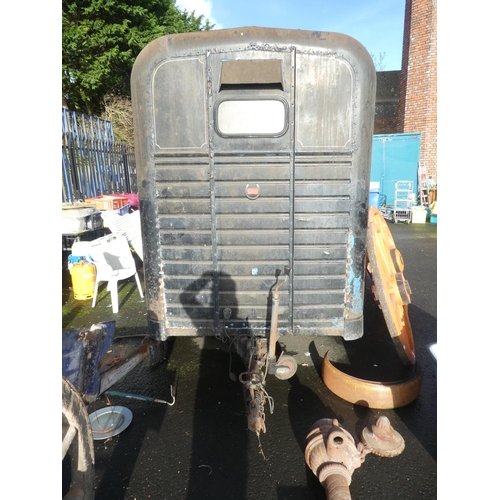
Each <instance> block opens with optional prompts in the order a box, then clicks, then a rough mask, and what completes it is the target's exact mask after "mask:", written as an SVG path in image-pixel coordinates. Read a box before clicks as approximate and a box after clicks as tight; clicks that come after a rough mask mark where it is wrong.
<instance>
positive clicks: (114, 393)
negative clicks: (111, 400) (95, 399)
mask: <svg viewBox="0 0 500 500" xmlns="http://www.w3.org/2000/svg"><path fill="white" fill-rule="evenodd" d="M170 392H171V393H172V386H170ZM104 394H108V395H109V396H118V397H120V398H129V399H139V400H140V401H148V402H149V403H163V404H166V405H170V406H172V405H173V404H174V403H175V397H174V396H173V395H172V399H173V401H172V403H169V402H168V401H165V400H164V399H158V398H152V397H150V396H140V395H138V394H130V393H128V392H120V391H106V392H105V393H104Z"/></svg>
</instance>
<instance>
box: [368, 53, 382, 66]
mask: <svg viewBox="0 0 500 500" xmlns="http://www.w3.org/2000/svg"><path fill="white" fill-rule="evenodd" d="M370 55H371V56H372V59H373V64H374V65H375V69H376V70H377V71H384V69H385V62H384V59H385V52H379V53H378V58H377V57H375V55H374V54H373V53H372V52H370Z"/></svg>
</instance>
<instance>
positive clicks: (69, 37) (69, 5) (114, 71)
mask: <svg viewBox="0 0 500 500" xmlns="http://www.w3.org/2000/svg"><path fill="white" fill-rule="evenodd" d="M212 27H213V26H212V25H210V23H209V21H208V20H204V18H203V16H196V15H195V13H194V12H191V13H189V12H187V11H183V12H181V11H180V10H179V9H178V7H177V6H176V4H175V0H63V2H62V92H63V97H65V98H66V101H67V103H68V107H69V108H70V109H73V110H75V111H80V112H83V113H86V114H94V115H99V114H100V113H101V112H102V111H103V109H104V97H105V96H106V95H108V94H113V95H117V96H126V97H129V96H130V74H131V71H132V66H133V64H134V61H135V59H136V57H137V56H138V54H139V52H140V51H141V50H142V49H143V48H144V47H145V46H146V45H147V44H148V43H149V42H151V41H152V40H154V39H155V38H158V37H160V36H163V35H168V34H173V33H187V32H191V31H202V30H209V29H211V28H212Z"/></svg>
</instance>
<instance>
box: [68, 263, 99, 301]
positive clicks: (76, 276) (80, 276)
mask: <svg viewBox="0 0 500 500" xmlns="http://www.w3.org/2000/svg"><path fill="white" fill-rule="evenodd" d="M70 273H71V283H72V284H73V294H74V296H75V299H76V300H87V299H91V298H92V297H93V296H94V287H95V278H96V268H95V266H94V264H90V263H89V262H85V261H84V260H81V261H80V262H77V263H76V264H73V266H72V267H71V270H70Z"/></svg>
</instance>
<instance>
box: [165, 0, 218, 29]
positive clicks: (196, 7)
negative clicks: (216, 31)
mask: <svg viewBox="0 0 500 500" xmlns="http://www.w3.org/2000/svg"><path fill="white" fill-rule="evenodd" d="M175 3H176V5H177V7H178V8H179V9H180V10H187V11H188V12H193V11H194V13H195V15H196V16H204V17H205V19H208V20H209V21H210V24H215V25H216V26H215V27H216V28H221V26H220V25H219V24H218V23H217V21H216V20H215V19H214V17H213V15H212V1H211V0H177V1H176V2H175Z"/></svg>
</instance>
